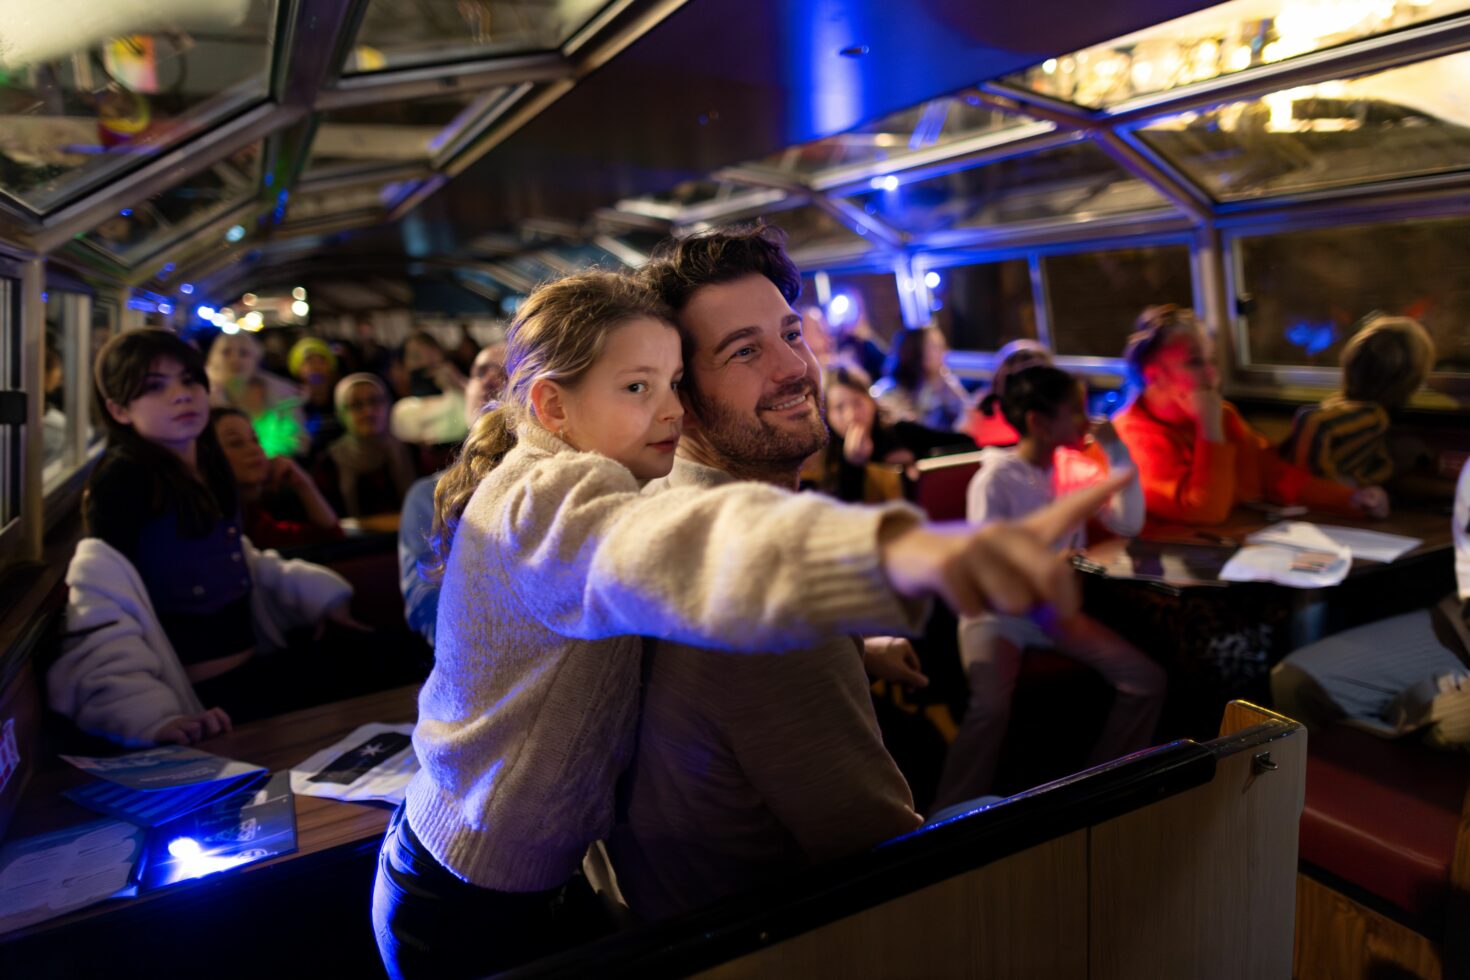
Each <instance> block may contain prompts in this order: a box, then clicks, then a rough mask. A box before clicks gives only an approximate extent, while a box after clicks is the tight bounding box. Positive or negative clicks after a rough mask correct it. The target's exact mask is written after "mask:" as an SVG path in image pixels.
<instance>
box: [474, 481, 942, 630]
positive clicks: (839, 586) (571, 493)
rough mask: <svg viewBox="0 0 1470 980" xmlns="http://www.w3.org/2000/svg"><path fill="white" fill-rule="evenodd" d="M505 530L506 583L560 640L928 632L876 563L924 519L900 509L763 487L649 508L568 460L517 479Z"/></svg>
mask: <svg viewBox="0 0 1470 980" xmlns="http://www.w3.org/2000/svg"><path fill="white" fill-rule="evenodd" d="M467 516H468V515H467ZM496 517H498V524H497V525H496V526H494V527H492V528H490V529H488V530H489V538H490V540H489V541H488V542H487V544H488V545H489V550H490V551H491V553H492V554H494V555H497V556H498V557H499V559H500V561H501V562H502V563H503V570H504V576H503V577H504V580H505V581H506V582H507V583H508V585H509V587H510V588H511V589H512V590H513V591H514V592H515V594H516V596H517V598H518V599H519V601H520V603H521V604H522V605H523V606H524V607H525V608H526V609H527V610H528V611H530V613H531V615H532V616H534V617H535V618H536V619H537V620H538V621H540V622H541V623H542V624H543V625H545V626H546V627H547V628H549V629H551V630H553V631H555V632H557V633H559V634H561V635H563V636H568V637H574V638H579V639H601V638H604V637H609V636H618V635H625V634H642V635H644V636H653V637H660V638H664V639H672V640H678V641H681V642H685V643H692V644H698V645H700V646H704V647H710V648H716V649H726V650H739V651H752V652H770V651H773V650H789V649H794V648H799V647H804V646H811V645H813V644H814V643H816V642H817V641H818V640H820V639H822V638H823V637H826V636H830V635H832V634H833V633H893V632H897V633H912V632H915V631H916V630H917V629H918V628H919V626H920V625H921V623H922V613H921V612H920V611H918V610H916V609H915V608H914V607H913V605H912V604H909V603H905V602H903V601H902V600H901V599H900V598H899V597H898V596H896V595H895V594H894V592H893V590H892V589H891V588H890V587H889V585H888V583H887V579H886V578H885V576H884V573H883V570H882V567H881V566H880V563H879V553H878V536H879V530H880V528H881V527H882V526H883V525H884V523H885V522H888V521H903V522H914V521H917V520H918V515H917V512H915V511H914V510H913V509H912V508H909V507H906V506H903V505H896V506H889V507H884V508H868V507H852V506H848V505H844V504H839V503H836V502H835V501H832V500H829V499H827V498H824V497H819V496H817V495H815V494H793V493H789V492H785V491H782V490H779V489H776V488H774V487H769V486H764V485H761V484H756V483H735V484H731V485H729V486H725V487H720V488H717V489H703V488H697V489H696V488H680V489H672V490H666V491H664V492H662V493H659V494H656V495H652V496H643V495H640V494H639V492H638V486H637V483H636V482H635V481H634V479H633V477H632V475H631V474H630V473H629V472H628V471H627V470H626V469H625V468H623V467H622V466H620V465H618V464H617V463H614V462H612V461H611V460H608V459H606V458H604V457H601V456H597V455H595V454H591V453H562V454H558V455H556V456H551V457H542V458H540V459H539V460H537V461H536V462H535V463H534V465H532V466H531V467H530V468H529V469H528V470H527V471H526V472H525V473H523V474H521V475H520V477H519V478H518V479H517V480H516V482H515V483H514V485H512V486H510V487H508V488H507V494H506V496H505V506H503V507H500V508H497V510H496Z"/></svg>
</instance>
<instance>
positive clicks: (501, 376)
mask: <svg viewBox="0 0 1470 980" xmlns="http://www.w3.org/2000/svg"><path fill="white" fill-rule="evenodd" d="M506 380H507V379H506V374H505V344H504V343H496V344H489V345H488V346H485V347H482V348H481V349H480V353H478V354H476V355H475V360H474V363H473V364H471V365H470V376H469V380H467V381H466V382H465V387H464V407H465V413H464V417H465V424H466V425H468V426H473V425H474V424H475V419H477V418H479V417H480V412H482V411H483V410H484V409H485V407H486V406H487V405H489V404H490V403H491V402H493V401H496V400H498V399H499V398H500V393H501V390H502V389H503V388H504V387H505V382H506ZM443 475H444V473H443V471H442V470H441V471H440V472H438V473H432V474H430V475H429V476H426V477H424V478H423V479H421V480H418V481H417V482H415V483H414V485H413V486H411V487H409V488H408V494H407V496H405V497H404V498H403V516H402V518H401V519H400V520H399V522H398V587H399V591H401V592H402V593H403V618H404V619H405V620H406V621H407V622H408V625H409V628H410V629H412V630H413V631H414V632H416V633H418V634H420V635H421V636H423V638H424V639H425V640H428V641H429V646H431V647H432V646H433V645H434V624H435V623H436V622H437V620H438V618H439V586H440V584H441V583H440V580H439V579H437V578H433V579H431V578H429V577H427V576H426V575H424V573H423V569H424V568H427V567H428V566H429V565H432V564H433V562H434V545H433V542H432V541H431V540H430V532H431V531H432V530H433V526H434V488H435V487H437V486H438V485H439V477H441V476H443Z"/></svg>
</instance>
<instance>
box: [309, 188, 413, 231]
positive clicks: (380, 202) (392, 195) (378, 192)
mask: <svg viewBox="0 0 1470 980" xmlns="http://www.w3.org/2000/svg"><path fill="white" fill-rule="evenodd" d="M405 183H408V182H405V181H393V182H391V183H387V184H384V183H381V182H373V183H365V184H348V185H346V186H341V187H327V188H321V189H319V190H297V191H293V192H292V193H291V196H290V198H289V199H288V200H287V202H286V224H287V225H291V224H295V223H297V222H301V221H311V220H314V219H316V218H325V217H333V216H337V215H347V214H361V213H367V212H378V211H382V210H383V209H384V208H386V207H387V206H388V205H389V204H390V203H391V202H393V201H397V200H399V199H400V198H402V196H403V192H404V190H405V189H406V188H405V186H404V185H405Z"/></svg>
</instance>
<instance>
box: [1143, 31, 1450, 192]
mask: <svg viewBox="0 0 1470 980" xmlns="http://www.w3.org/2000/svg"><path fill="white" fill-rule="evenodd" d="M1467 90H1470V53H1461V54H1453V55H1448V56H1446V57H1443V58H1436V59H1434V60H1432V61H1425V62H1421V63H1420V64H1417V65H1409V66H1407V67H1404V68H1394V69H1392V70H1390V71H1384V72H1379V73H1377V74H1375V75H1366V76H1364V77H1362V78H1354V79H1348V80H1346V81H1335V82H1323V83H1322V84H1320V85H1303V86H1299V87H1297V88H1292V89H1286V90H1285V91H1281V92H1273V93H1272V94H1270V95H1267V96H1265V97H1264V98H1262V99H1255V100H1251V101H1245V102H1233V103H1230V104H1228V105H1224V106H1220V107H1219V108H1216V109H1213V110H1211V111H1209V112H1198V113H1195V112H1188V113H1183V114H1181V115H1178V116H1172V117H1170V118H1169V119H1165V120H1162V121H1160V122H1158V123H1156V124H1154V125H1151V126H1149V127H1148V128H1146V129H1144V130H1142V133H1143V137H1144V139H1146V140H1147V141H1148V143H1149V145H1150V146H1152V147H1154V148H1155V149H1157V150H1158V151H1159V152H1160V153H1162V154H1164V155H1165V156H1168V157H1169V158H1170V159H1172V160H1173V161H1174V162H1175V163H1177V164H1178V165H1179V166H1180V167H1182V168H1184V169H1185V170H1186V171H1188V172H1189V174H1190V175H1191V176H1192V177H1194V178H1195V179H1196V180H1198V181H1199V182H1200V183H1202V184H1203V185H1204V186H1205V187H1206V188H1208V189H1209V191H1210V192H1211V193H1212V194H1214V195H1215V196H1217V197H1219V198H1221V199H1222V200H1241V199H1245V198H1252V197H1265V196H1271V195H1275V194H1285V193H1292V192H1300V191H1309V190H1317V189H1320V188H1325V187H1340V186H1343V185H1348V184H1357V183H1362V182H1364V181H1369V180H1383V179H1389V178H1395V177H1410V176H1421V175H1426V174H1438V173H1449V172H1455V171H1464V170H1465V169H1466V167H1467V166H1470V104H1467V103H1466V102H1465V99H1464V93H1465V92H1466V91H1467Z"/></svg>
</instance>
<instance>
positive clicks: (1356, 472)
mask: <svg viewBox="0 0 1470 980" xmlns="http://www.w3.org/2000/svg"><path fill="white" fill-rule="evenodd" d="M1281 456H1282V458H1284V459H1286V460H1287V461H1288V462H1290V463H1293V464H1295V465H1297V466H1300V467H1301V468H1302V469H1305V470H1309V471H1311V472H1312V473H1315V474H1316V475H1317V476H1323V477H1326V478H1327V479H1329V480H1337V481H1338V482H1340V483H1348V484H1351V485H1353V486H1359V487H1373V486H1378V485H1380V484H1382V483H1384V482H1385V481H1386V480H1388V478H1389V477H1391V476H1393V459H1392V457H1390V456H1389V452H1388V412H1387V411H1386V410H1385V409H1384V408H1383V406H1382V405H1379V404H1376V403H1374V402H1358V401H1349V400H1348V399H1346V398H1344V397H1342V396H1341V395H1333V396H1332V397H1331V398H1328V399H1327V400H1326V401H1324V402H1322V404H1320V405H1316V406H1306V407H1303V408H1302V409H1301V410H1300V411H1298V412H1297V413H1296V418H1295V419H1293V420H1292V423H1291V435H1289V436H1287V437H1286V441H1285V442H1283V443H1282V444H1281Z"/></svg>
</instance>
